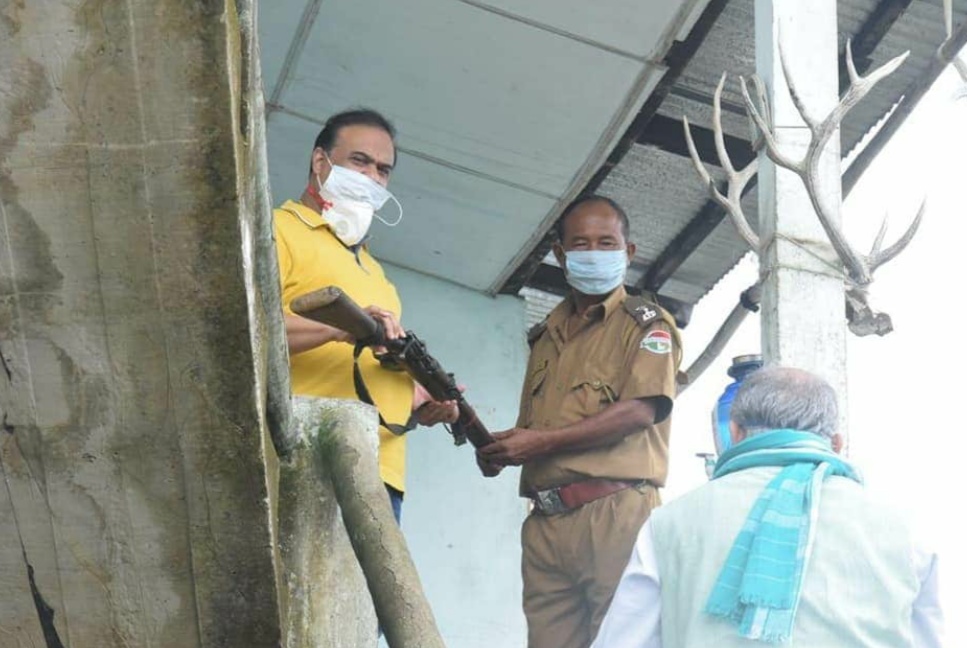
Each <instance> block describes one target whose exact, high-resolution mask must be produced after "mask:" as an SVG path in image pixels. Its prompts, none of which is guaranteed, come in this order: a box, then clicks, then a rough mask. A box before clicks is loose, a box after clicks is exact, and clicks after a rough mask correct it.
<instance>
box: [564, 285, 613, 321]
mask: <svg viewBox="0 0 967 648" xmlns="http://www.w3.org/2000/svg"><path fill="white" fill-rule="evenodd" d="M627 297H628V293H627V292H626V291H625V287H624V286H618V287H617V288H615V289H614V290H613V291H611V294H609V295H608V296H607V297H605V299H604V301H601V302H599V303H597V304H594V305H593V306H591V308H589V309H588V312H587V317H588V319H595V320H605V319H607V318H608V317H609V316H610V315H611V313H613V312H614V311H615V309H616V308H618V307H620V306H621V304H622V303H624V300H625V299H627ZM563 303H564V305H565V307H564V308H561V309H558V310H556V311H552V313H551V316H550V317H548V320H547V324H548V326H556V325H560V324H563V323H564V321H565V320H566V319H567V318H568V317H570V316H571V315H573V314H574V313H576V312H577V308H576V306H575V303H574V291H573V290H572V291H571V292H570V293H569V294H568V296H567V298H566V299H565V300H564V302H563Z"/></svg>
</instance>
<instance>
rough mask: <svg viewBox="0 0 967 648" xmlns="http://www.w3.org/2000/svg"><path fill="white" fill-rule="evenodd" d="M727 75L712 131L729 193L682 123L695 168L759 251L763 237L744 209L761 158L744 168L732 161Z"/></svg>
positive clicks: (718, 91) (714, 110)
mask: <svg viewBox="0 0 967 648" xmlns="http://www.w3.org/2000/svg"><path fill="white" fill-rule="evenodd" d="M727 77H728V73H727V72H723V73H722V78H721V79H719V84H718V85H717V86H716V87H715V95H714V97H713V100H712V131H713V133H714V134H715V152H716V153H717V154H718V158H719V163H720V164H721V166H722V170H723V171H725V174H726V175H727V176H728V189H727V190H726V195H723V194H722V192H721V191H719V188H718V187H716V186H715V180H713V179H712V176H711V174H709V172H708V169H706V168H705V164H704V163H703V162H702V159H701V158H700V157H699V155H698V150H697V149H696V147H695V140H694V139H692V127H691V125H690V124H689V123H688V117H683V118H682V124H683V126H684V128H685V142H686V143H687V144H688V153H689V155H691V157H692V164H694V165H695V171H696V172H697V173H698V175H699V177H701V178H702V181H703V182H705V186H706V187H708V193H709V195H710V196H711V197H712V200H714V201H715V202H717V203H718V204H719V205H721V206H722V208H723V209H725V212H726V213H727V214H728V215H729V218H730V219H731V220H732V224H733V225H735V229H736V230H738V232H739V236H741V237H742V238H743V239H744V240H745V242H746V243H748V244H749V247H750V248H752V249H753V250H754V251H755V252H756V253H758V252H759V236H758V235H757V234H756V233H755V231H754V230H753V229H752V227H751V226H750V225H749V221H748V219H747V218H746V217H745V213H744V212H743V211H742V191H743V190H744V189H745V186H746V185H747V184H749V180H751V179H752V178H753V176H755V174H756V173H757V172H758V170H759V158H758V157H755V158H753V159H752V161H751V162H749V163H748V164H747V165H746V166H745V167H744V168H742V169H741V170H739V171H736V170H735V166H734V165H733V164H732V158H731V157H729V152H728V150H726V148H725V132H724V130H723V128H722V89H723V88H724V87H725V79H726V78H727ZM755 80H756V82H759V83H761V81H759V79H758V77H755ZM763 96H764V95H763Z"/></svg>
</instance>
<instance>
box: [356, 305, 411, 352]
mask: <svg viewBox="0 0 967 648" xmlns="http://www.w3.org/2000/svg"><path fill="white" fill-rule="evenodd" d="M363 310H364V311H365V312H366V313H367V314H368V315H369V316H370V317H372V318H373V319H375V320H376V321H377V322H379V323H380V325H381V326H382V327H383V335H385V336H386V339H387V340H397V339H399V338H401V337H403V336H405V335H406V331H404V330H403V325H402V324H400V321H399V320H398V319H396V315H394V314H393V313H392V312H391V311H388V310H386V309H385V308H380V307H379V306H367V307H366V308H364V309H363ZM374 351H375V349H374Z"/></svg>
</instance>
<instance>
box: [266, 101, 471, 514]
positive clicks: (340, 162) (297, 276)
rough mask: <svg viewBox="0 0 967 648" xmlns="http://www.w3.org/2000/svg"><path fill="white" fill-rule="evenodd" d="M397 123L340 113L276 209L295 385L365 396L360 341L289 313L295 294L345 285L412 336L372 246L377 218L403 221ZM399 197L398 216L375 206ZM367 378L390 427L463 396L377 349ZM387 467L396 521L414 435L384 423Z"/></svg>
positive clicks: (437, 418)
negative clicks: (389, 360)
mask: <svg viewBox="0 0 967 648" xmlns="http://www.w3.org/2000/svg"><path fill="white" fill-rule="evenodd" d="M394 137H395V130H394V128H393V126H392V124H390V122H389V121H387V120H386V118H385V117H383V116H382V115H380V114H379V113H377V112H375V111H373V110H367V109H362V110H352V111H346V112H343V113H339V114H337V115H333V116H332V117H330V118H329V120H328V121H327V122H326V124H325V126H324V127H323V129H322V131H321V132H320V133H319V136H318V137H317V138H316V141H315V144H314V145H313V149H312V156H311V161H310V168H309V179H308V183H307V185H306V189H305V191H304V192H303V194H302V196H301V197H300V198H299V200H289V201H286V202H285V204H283V205H282V206H281V207H280V208H278V209H276V210H275V214H274V216H275V240H276V248H277V252H278V257H279V274H280V277H281V282H282V304H283V308H284V311H285V331H286V339H287V341H288V345H289V357H290V369H291V373H292V391H293V392H294V393H296V394H301V395H308V396H324V397H328V398H346V399H358V398H359V396H358V395H357V393H356V388H355V386H354V383H353V344H352V341H353V340H352V338H351V337H350V336H349V334H348V333H346V332H345V331H342V330H340V329H337V328H333V327H331V326H326V325H325V324H320V323H318V322H314V321H312V320H308V319H305V318H302V317H299V316H297V315H294V314H293V313H292V311H291V308H290V304H291V302H292V300H293V299H294V298H296V297H298V296H299V295H303V294H305V293H308V292H311V291H313V290H318V289H319V288H323V287H325V286H338V287H339V288H341V289H342V290H343V292H345V293H346V294H347V295H348V296H349V297H351V298H352V299H353V301H355V302H356V303H357V304H360V305H361V306H364V307H365V309H366V310H367V311H368V312H369V314H370V315H372V316H373V317H375V318H377V319H379V320H380V321H381V322H382V324H383V327H384V329H385V330H386V333H387V335H388V336H389V337H390V338H398V337H401V336H402V335H403V334H404V331H403V328H402V327H401V326H400V323H399V320H400V315H401V313H402V306H401V304H400V299H399V296H398V295H397V293H396V288H395V287H394V286H393V284H392V283H390V281H389V280H388V279H387V278H386V275H385V274H384V273H383V268H382V267H381V266H380V264H379V263H378V262H377V261H376V259H374V258H373V257H372V256H371V255H370V254H369V250H368V249H367V246H366V240H367V235H368V232H369V228H370V224H371V223H372V219H373V218H374V217H375V218H377V219H379V220H380V221H382V222H384V223H386V224H387V225H396V224H397V223H398V222H399V220H400V218H401V217H402V209H401V208H400V207H399V203H397V202H396V199H395V198H393V197H392V194H390V193H389V191H388V190H387V189H386V186H387V184H388V183H389V178H390V174H391V173H392V170H393V167H394V165H395V164H396V147H395V144H394V141H393V139H394ZM389 200H392V201H393V202H394V203H395V206H396V208H397V209H398V210H399V218H396V220H395V222H387V221H385V220H383V218H382V217H381V216H380V215H379V214H376V213H375V211H376V210H378V209H380V208H381V207H383V206H384V205H386V203H387V202H388V201H389ZM358 362H359V369H360V373H361V375H362V378H363V382H364V383H365V385H366V388H367V390H368V391H369V394H370V396H371V397H372V400H373V403H374V404H375V405H376V407H377V408H378V409H379V412H380V415H381V416H382V419H383V420H384V421H385V422H386V423H387V424H388V425H390V426H393V427H395V426H396V425H401V426H411V425H414V424H415V423H420V424H422V425H435V424H437V423H441V422H444V423H452V422H454V421H455V420H456V418H457V407H456V403H454V402H452V401H447V402H443V403H440V402H436V401H433V400H432V399H431V398H430V396H429V394H427V393H426V390H424V389H423V388H422V387H421V386H420V385H418V384H414V382H413V380H412V379H411V378H410V377H409V376H408V375H407V374H406V373H404V372H398V371H389V370H387V369H384V368H382V367H381V366H380V364H379V362H378V361H377V360H376V359H375V358H374V357H373V354H372V353H371V351H370V350H369V349H365V350H364V351H363V352H362V354H361V355H360V356H359V359H358ZM379 435H380V444H379V465H380V475H381V476H382V479H383V482H384V483H385V484H386V489H387V492H388V493H389V496H390V501H391V502H392V504H393V511H394V513H395V514H396V519H397V521H398V520H399V517H400V507H401V505H402V501H403V492H404V490H405V464H406V437H405V436H398V435H396V434H393V433H392V432H390V430H389V429H387V428H386V427H385V426H382V425H381V426H380V430H379Z"/></svg>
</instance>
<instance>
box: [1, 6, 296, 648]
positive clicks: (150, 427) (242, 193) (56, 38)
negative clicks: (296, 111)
mask: <svg viewBox="0 0 967 648" xmlns="http://www.w3.org/2000/svg"><path fill="white" fill-rule="evenodd" d="M240 6H241V9H242V13H241V15H239V14H237V13H236V8H235V6H234V5H233V4H232V3H230V2H229V3H227V4H226V3H222V2H212V3H183V2H173V1H170V0H154V1H152V2H146V1H142V0H129V1H128V2H103V1H81V2H58V1H54V0H46V1H38V2H33V1H31V2H22V1H18V0H12V1H10V2H4V3H0V61H2V62H3V65H2V67H0V357H2V368H3V371H0V408H2V420H3V430H2V431H0V469H2V480H3V483H2V485H0V521H2V522H0V644H3V645H11V646H19V645H24V646H28V645H30V646H41V645H46V646H61V645H64V646H99V647H102V646H104V647H106V646H196V645H205V646H248V645H250V646H256V645H257V646H270V645H277V644H278V643H279V642H280V639H281V635H280V627H279V604H278V600H277V594H276V588H275V576H274V569H273V560H272V552H271V546H272V538H271V535H270V525H269V523H268V506H267V487H266V477H265V471H264V468H263V466H264V462H263V457H262V449H263V443H264V442H265V429H266V428H265V426H264V420H265V416H266V411H265V409H264V408H263V407H262V405H261V403H262V402H263V400H264V398H265V397H266V395H267V394H268V393H269V392H270V391H271V392H272V394H274V398H275V400H276V401H278V398H279V396H280V394H284V393H285V391H286V389H287V388H286V387H285V385H284V380H282V381H281V382H280V379H279V377H278V374H279V371H278V367H277V363H276V364H273V361H272V360H271V359H269V358H270V356H271V353H270V351H271V352H272V353H275V354H277V353H278V349H279V346H278V337H277V335H275V336H274V337H273V334H272V333H271V330H270V329H267V328H265V327H266V326H268V324H267V323H266V322H270V321H271V320H272V316H270V317H269V318H267V320H266V322H262V323H259V322H258V321H256V320H250V317H249V316H250V314H259V313H260V312H261V311H263V310H265V309H269V310H268V312H270V313H271V312H273V311H272V310H271V308H270V306H266V304H269V305H270V304H271V300H272V295H271V292H272V291H271V289H270V290H269V292H268V294H266V295H263V294H261V293H260V292H259V291H257V290H255V289H254V285H255V281H256V280H255V277H256V274H257V273H256V269H255V267H254V266H253V265H252V264H251V262H250V260H251V255H252V254H253V250H258V249H260V248H264V247H265V245H266V244H265V239H264V236H262V235H260V233H259V232H260V229H259V226H258V225H257V221H256V220H255V219H254V217H253V210H254V209H257V208H258V207H259V205H262V204H267V200H268V199H267V196H265V191H264V189H265V182H264V173H262V174H261V175H257V174H255V175H253V174H251V169H252V168H253V167H254V166H257V165H258V164H259V158H260V157H261V158H264V152H259V151H257V150H256V151H255V154H254V155H250V154H249V149H248V148H247V147H248V146H251V145H253V143H257V141H258V137H259V133H257V132H255V131H253V129H252V125H253V124H257V123H258V122H259V119H260V116H258V115H253V113H252V110H253V109H255V110H256V111H257V110H258V108H259V105H258V102H255V103H253V102H251V101H246V100H245V97H243V96H242V94H241V88H242V87H244V85H245V83H246V82H247V81H249V80H250V78H251V75H252V74H253V70H252V69H250V68H248V67H247V66H245V64H244V63H245V61H246V57H245V56H242V55H241V54H242V53H243V52H246V53H247V52H248V51H249V50H250V49H251V48H252V47H253V46H254V44H253V43H252V41H251V40H250V39H248V34H251V33H253V31H252V29H251V21H252V18H253V17H252V10H251V6H250V5H249V4H245V5H240ZM240 21H241V22H240ZM240 24H241V27H242V28H241V29H240ZM256 72H257V71H256ZM259 101H260V99H259ZM256 148H257V147H256ZM263 163H264V162H263ZM253 178H254V180H253ZM246 210H248V212H246ZM260 237H261V238H260ZM262 271H266V272H271V269H270V268H269V269H266V268H263V269H262ZM260 272H261V271H260ZM246 284H248V289H247V286H246ZM269 285H270V286H271V284H269ZM266 336H268V337H267V338H266V339H269V340H272V344H269V345H268V346H267V347H265V348H262V347H261V346H260V347H255V346H253V340H257V339H262V338H264V337H266ZM270 367H275V369H274V370H273V371H274V373H275V377H274V378H273V380H272V381H268V380H266V379H265V375H266V374H268V373H272V372H271V371H270ZM283 367H284V365H283ZM282 373H283V374H284V371H283V372H282ZM270 385H271V386H272V387H273V389H271V390H270ZM274 411H284V408H283V409H282V410H274Z"/></svg>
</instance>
